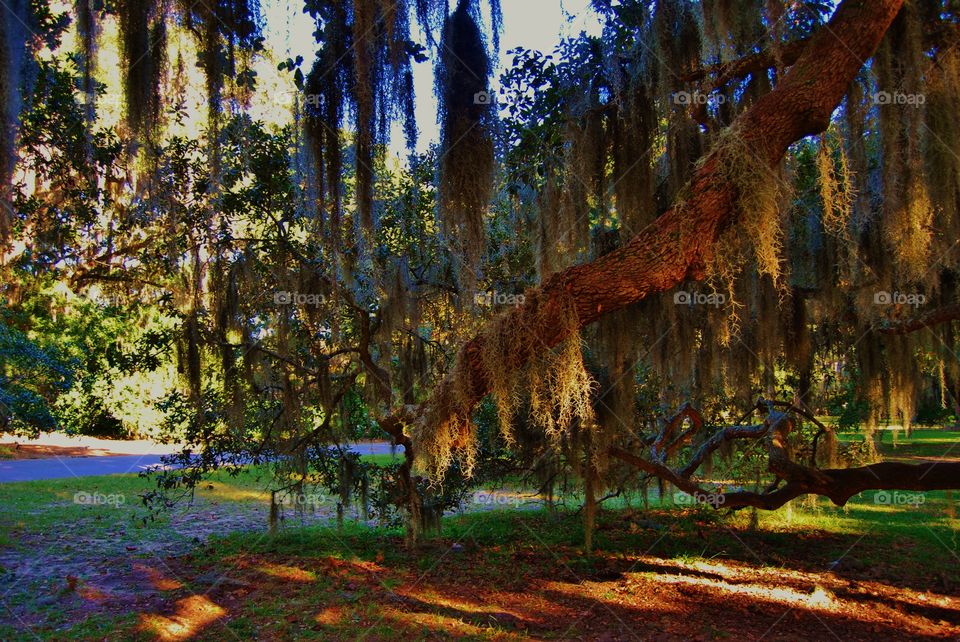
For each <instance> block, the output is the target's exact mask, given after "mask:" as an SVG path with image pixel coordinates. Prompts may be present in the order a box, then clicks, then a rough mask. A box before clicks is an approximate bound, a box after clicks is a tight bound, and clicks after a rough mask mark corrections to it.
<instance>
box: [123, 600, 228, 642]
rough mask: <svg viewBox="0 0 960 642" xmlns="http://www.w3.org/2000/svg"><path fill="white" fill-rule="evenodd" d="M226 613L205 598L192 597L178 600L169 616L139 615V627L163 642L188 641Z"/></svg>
mask: <svg viewBox="0 0 960 642" xmlns="http://www.w3.org/2000/svg"><path fill="white" fill-rule="evenodd" d="M226 613H227V612H226V610H224V609H223V608H222V607H220V606H218V605H217V604H215V603H214V602H212V601H210V599H209V598H208V597H207V596H205V595H192V596H190V597H186V598H183V599H181V600H178V601H177V603H176V605H175V611H174V612H173V613H171V614H169V615H157V614H149V615H141V617H140V625H141V628H142V629H143V630H145V631H148V632H151V633H153V634H155V635H156V636H157V639H159V640H163V641H164V642H168V641H176V640H188V639H190V638H191V637H193V636H194V635H196V634H197V633H198V632H199V631H200V630H202V629H204V628H205V627H207V626H209V625H210V624H211V623H213V622H215V621H217V620H218V619H220V618H222V617H223V616H224V615H226Z"/></svg>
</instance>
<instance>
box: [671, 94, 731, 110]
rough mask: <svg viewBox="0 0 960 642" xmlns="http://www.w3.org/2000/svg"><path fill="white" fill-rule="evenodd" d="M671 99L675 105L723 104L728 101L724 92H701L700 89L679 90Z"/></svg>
mask: <svg viewBox="0 0 960 642" xmlns="http://www.w3.org/2000/svg"><path fill="white" fill-rule="evenodd" d="M670 101H671V102H672V103H673V104H674V105H694V106H696V105H722V104H723V103H725V102H727V97H726V96H724V95H723V94H701V93H700V92H699V91H694V92H689V91H678V92H676V93H674V94H671V96H670Z"/></svg>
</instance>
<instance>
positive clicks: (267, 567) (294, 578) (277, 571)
mask: <svg viewBox="0 0 960 642" xmlns="http://www.w3.org/2000/svg"><path fill="white" fill-rule="evenodd" d="M256 568H257V570H258V571H260V572H261V573H264V574H266V575H269V576H271V577H275V578H277V579H281V580H289V581H291V582H315V581H316V579H317V575H316V573H313V572H311V571H305V570H303V569H302V568H297V567H296V566H288V565H286V564H261V565H259V566H257V567H256Z"/></svg>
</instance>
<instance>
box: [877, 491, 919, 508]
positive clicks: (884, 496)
mask: <svg viewBox="0 0 960 642" xmlns="http://www.w3.org/2000/svg"><path fill="white" fill-rule="evenodd" d="M926 501H927V496H926V495H925V494H923V493H903V492H900V491H899V490H895V491H893V492H890V491H888V490H881V491H877V492H876V493H874V494H873V503H874V504H876V505H877V506H913V507H917V506H920V505H921V504H923V503H924V502H926Z"/></svg>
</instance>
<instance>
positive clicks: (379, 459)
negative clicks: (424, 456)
mask: <svg viewBox="0 0 960 642" xmlns="http://www.w3.org/2000/svg"><path fill="white" fill-rule="evenodd" d="M360 459H361V460H363V461H365V462H368V463H371V464H376V465H377V466H390V465H392V464H396V463H400V462H402V461H403V454H402V453H397V454H396V455H391V454H389V453H387V454H385V455H363V456H361V457H360Z"/></svg>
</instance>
